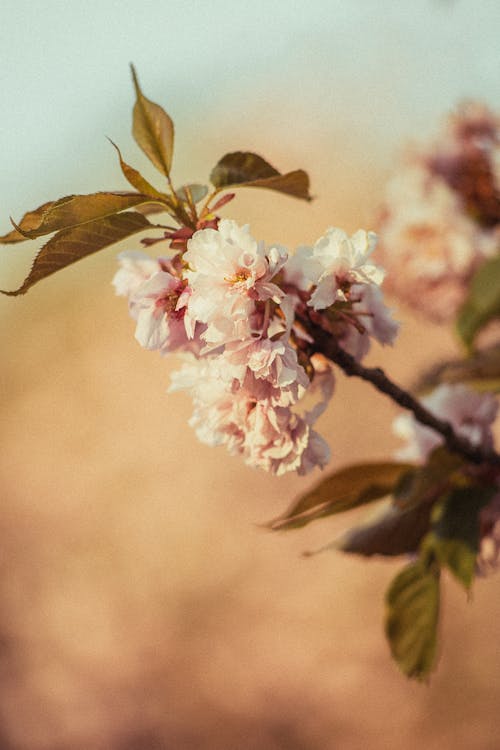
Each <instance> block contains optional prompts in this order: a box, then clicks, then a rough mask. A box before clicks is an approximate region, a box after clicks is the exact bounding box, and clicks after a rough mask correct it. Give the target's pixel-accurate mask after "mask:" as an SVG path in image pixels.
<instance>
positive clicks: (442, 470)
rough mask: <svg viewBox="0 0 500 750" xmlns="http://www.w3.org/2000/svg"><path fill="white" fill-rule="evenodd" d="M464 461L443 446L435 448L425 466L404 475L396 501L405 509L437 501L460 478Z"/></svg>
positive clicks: (396, 493)
mask: <svg viewBox="0 0 500 750" xmlns="http://www.w3.org/2000/svg"><path fill="white" fill-rule="evenodd" d="M463 465H464V459H463V458H462V457H461V456H459V455H458V454H457V453H451V452H450V451H448V450H447V449H446V448H444V447H443V446H439V447H438V448H435V449H434V450H433V451H432V453H431V454H430V456H429V458H428V459H427V463H425V464H424V465H423V466H417V467H414V468H412V469H410V471H408V472H406V474H403V475H402V477H401V479H400V480H399V482H398V484H397V485H396V487H395V489H394V500H395V501H396V504H398V505H400V506H401V507H403V508H407V507H409V506H412V505H418V504H420V503H423V502H424V503H428V502H432V501H433V500H437V499H438V496H439V495H442V493H443V489H446V488H447V486H448V485H449V484H450V482H452V481H453V475H454V474H456V475H457V481H459V478H460V476H461V475H460V469H461V468H462V467H463Z"/></svg>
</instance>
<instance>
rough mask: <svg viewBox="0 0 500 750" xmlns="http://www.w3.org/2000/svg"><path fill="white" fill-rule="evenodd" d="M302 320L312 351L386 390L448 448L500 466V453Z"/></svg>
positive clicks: (328, 334) (352, 374)
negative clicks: (459, 430) (459, 432)
mask: <svg viewBox="0 0 500 750" xmlns="http://www.w3.org/2000/svg"><path fill="white" fill-rule="evenodd" d="M301 322H302V323H303V324H304V326H305V327H306V329H307V331H308V333H309V334H310V335H311V336H312V338H313V344H311V346H312V348H313V351H314V352H316V353H318V354H323V355H324V356H325V357H327V358H328V359H330V360H331V361H332V362H335V364H337V365H338V366H339V367H340V368H341V369H342V370H343V371H344V372H345V374H346V375H348V376H349V377H352V376H354V377H358V378H361V379H362V380H366V381H368V382H369V383H371V384H372V385H373V386H375V388H377V390H379V391H381V392H382V393H385V394H386V395H387V396H389V398H391V399H392V400H393V401H395V402H396V403H397V404H399V405H400V406H402V407H403V409H408V410H409V411H411V412H412V413H413V415H414V417H415V419H416V420H417V421H418V422H420V423H421V424H423V425H425V426H426V427H430V428H431V429H433V430H434V431H435V432H438V433H439V434H440V435H442V436H443V438H444V441H445V444H446V447H447V448H448V450H450V451H452V452H453V453H459V454H460V455H462V456H464V457H465V458H466V459H467V460H468V461H471V462H472V463H475V464H482V463H489V464H494V465H496V466H500V455H499V454H498V453H496V452H495V451H494V450H486V449H484V448H481V447H477V446H474V445H472V443H470V442H469V440H467V439H466V438H464V437H461V436H459V435H457V433H456V432H455V430H454V429H453V427H452V425H451V424H450V423H449V422H446V421H445V420H443V419H439V418H438V417H435V416H434V415H433V414H432V413H431V412H430V411H428V410H427V409H426V408H425V407H424V406H422V404H421V403H420V402H419V401H418V400H417V399H416V398H414V397H413V396H412V395H411V394H410V393H408V391H405V390H403V388H400V387H399V386H398V385H396V383H393V381H392V380H391V379H390V378H389V377H388V376H387V375H386V374H385V372H384V371H383V370H382V369H381V368H380V367H364V366H363V365H362V364H360V363H359V362H358V361H357V360H356V359H355V358H354V357H352V356H351V355H350V354H348V353H347V352H346V351H344V349H342V348H341V347H340V346H339V345H338V343H337V341H336V339H335V337H334V336H332V335H331V334H330V333H328V332H327V331H325V330H323V328H321V327H320V326H318V325H316V324H314V323H313V322H312V321H311V320H310V318H309V317H307V318H304V317H302V316H301Z"/></svg>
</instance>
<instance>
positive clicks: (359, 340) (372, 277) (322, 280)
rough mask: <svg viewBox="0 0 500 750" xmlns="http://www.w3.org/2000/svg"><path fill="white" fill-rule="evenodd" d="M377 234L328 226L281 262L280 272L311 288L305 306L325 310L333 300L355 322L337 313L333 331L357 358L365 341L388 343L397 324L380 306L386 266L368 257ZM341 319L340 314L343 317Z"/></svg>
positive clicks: (365, 347) (364, 349)
mask: <svg viewBox="0 0 500 750" xmlns="http://www.w3.org/2000/svg"><path fill="white" fill-rule="evenodd" d="M377 239H378V238H377V235H376V234H375V233H374V232H365V231H364V230H363V229H359V230H358V231H357V232H355V233H354V234H353V235H352V236H351V237H349V235H348V234H346V232H344V231H343V230H342V229H337V228H330V229H328V230H327V232H326V233H325V234H324V235H323V236H322V237H320V239H319V240H318V241H317V242H316V244H315V245H314V246H313V247H305V246H302V247H299V248H298V249H297V251H296V253H295V255H294V256H293V258H291V260H290V261H289V262H288V263H287V265H286V267H285V277H286V279H287V281H288V282H289V283H291V284H295V285H296V286H297V288H298V289H301V290H303V291H305V292H308V293H310V297H309V300H308V303H307V304H308V305H309V306H310V307H312V308H313V309H314V310H316V311H321V310H326V309H327V308H330V307H331V306H332V305H334V304H335V303H336V302H340V303H344V305H345V304H346V303H347V304H348V309H346V308H345V307H343V308H342V310H343V311H344V315H345V314H347V315H350V316H351V319H355V320H356V321H357V323H358V324H359V325H352V324H349V322H347V324H346V323H345V322H342V320H343V318H342V315H340V316H337V319H336V320H335V324H334V333H335V336H336V338H337V339H338V341H339V343H340V344H341V345H342V347H343V348H344V349H345V350H346V351H347V352H349V354H352V355H353V356H354V357H355V358H356V359H358V360H361V359H362V358H363V357H364V356H365V355H366V354H367V352H368V350H369V348H370V340H371V339H376V340H377V341H378V342H379V343H380V344H393V343H394V340H395V338H396V336H397V333H398V331H399V323H398V322H397V321H395V320H394V319H393V317H392V311H391V310H390V309H389V308H388V307H387V306H386V305H385V302H384V298H383V294H382V290H381V289H380V285H381V284H382V282H383V280H384V277H385V271H384V270H383V269H382V268H381V267H380V266H377V265H375V264H374V263H373V262H372V261H371V257H370V256H371V255H372V253H373V252H374V250H375V248H376V245H377ZM344 321H345V317H344Z"/></svg>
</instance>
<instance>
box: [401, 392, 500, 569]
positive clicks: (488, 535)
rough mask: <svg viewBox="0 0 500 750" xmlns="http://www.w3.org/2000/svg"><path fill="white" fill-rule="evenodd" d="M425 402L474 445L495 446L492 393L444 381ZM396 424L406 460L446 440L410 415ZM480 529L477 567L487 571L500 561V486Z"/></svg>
mask: <svg viewBox="0 0 500 750" xmlns="http://www.w3.org/2000/svg"><path fill="white" fill-rule="evenodd" d="M422 404H423V405H424V406H426V407H427V408H428V409H429V411H431V412H432V413H433V414H434V415H435V416H436V417H439V418H441V419H444V420H446V421H448V422H449V423H450V424H451V425H452V427H453V428H454V429H455V431H456V432H457V433H458V434H459V435H461V436H462V437H465V438H467V439H468V440H469V441H470V442H471V443H472V444H473V445H475V446H481V447H483V448H486V449H491V448H492V447H493V433H492V427H493V423H494V422H495V419H496V416H497V413H498V402H497V399H496V398H495V396H494V395H493V394H492V393H478V392H476V391H473V390H471V389H469V388H467V387H466V386H465V385H462V384H456V385H448V384H442V385H440V386H438V387H437V388H436V389H435V390H434V391H433V392H432V393H431V394H429V395H428V396H426V397H424V398H423V399H422ZM393 427H394V431H395V433H396V434H397V435H398V436H399V437H400V438H402V439H403V440H405V442H406V446H405V448H403V449H402V450H400V451H399V452H398V454H397V455H398V458H401V459H403V460H410V461H419V462H420V461H425V459H426V458H427V457H428V456H429V454H430V453H431V452H432V451H433V450H434V449H435V448H436V447H438V445H440V444H441V443H442V440H443V439H442V437H440V436H439V435H437V433H435V432H434V431H433V430H431V429H429V428H428V427H424V426H423V425H421V424H419V423H418V422H416V421H415V419H414V418H413V417H412V416H410V415H408V414H402V415H400V416H399V417H397V418H396V420H395V421H394V425H393ZM480 532H481V535H480V539H481V541H480V547H479V553H478V558H477V568H478V571H479V572H480V573H482V574H486V573H489V572H490V571H492V570H494V569H496V568H497V567H498V565H499V564H500V488H499V492H498V494H496V495H495V496H494V497H493V499H492V500H491V501H490V503H489V504H488V505H487V506H486V507H485V508H483V510H482V511H481V515H480Z"/></svg>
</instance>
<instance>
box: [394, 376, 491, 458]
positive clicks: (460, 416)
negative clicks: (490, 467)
mask: <svg viewBox="0 0 500 750" xmlns="http://www.w3.org/2000/svg"><path fill="white" fill-rule="evenodd" d="M421 402H422V404H423V405H424V406H425V407H427V409H429V411H431V412H432V413H433V414H434V415H435V416H436V417H440V418H441V419H444V420H446V421H448V422H450V424H451V425H452V427H453V428H454V429H455V430H456V432H457V433H458V434H459V435H462V436H463V437H465V438H467V439H468V440H469V441H470V442H471V443H472V444H473V445H476V446H482V447H483V448H486V449H490V448H492V446H493V435H492V431H491V430H492V424H493V422H494V421H495V419H496V416H497V412H498V402H497V399H496V398H495V396H494V395H493V394H492V393H478V392H477V391H473V390H471V389H470V388H467V386H465V385H462V384H454V385H449V384H448V383H442V384H441V385H439V386H438V387H437V388H435V389H434V391H433V392H432V393H431V394H429V395H428V396H425V397H424V398H422V399H421ZM393 428H394V432H395V433H396V434H397V435H398V437H400V438H402V439H403V440H405V441H406V443H407V444H406V446H405V447H404V448H403V449H401V450H400V451H398V457H399V458H401V459H403V460H410V461H412V460H416V461H424V460H425V459H426V458H427V457H428V456H429V454H430V453H431V452H432V451H433V450H434V448H436V447H437V446H438V445H440V444H441V443H442V441H443V438H442V436H441V435H438V434H437V433H436V432H435V431H434V430H432V429H431V428H429V427H425V426H424V425H422V424H420V423H419V422H416V421H415V419H414V417H413V416H412V415H411V414H401V415H400V416H398V417H397V418H396V419H395V420H394V423H393Z"/></svg>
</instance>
